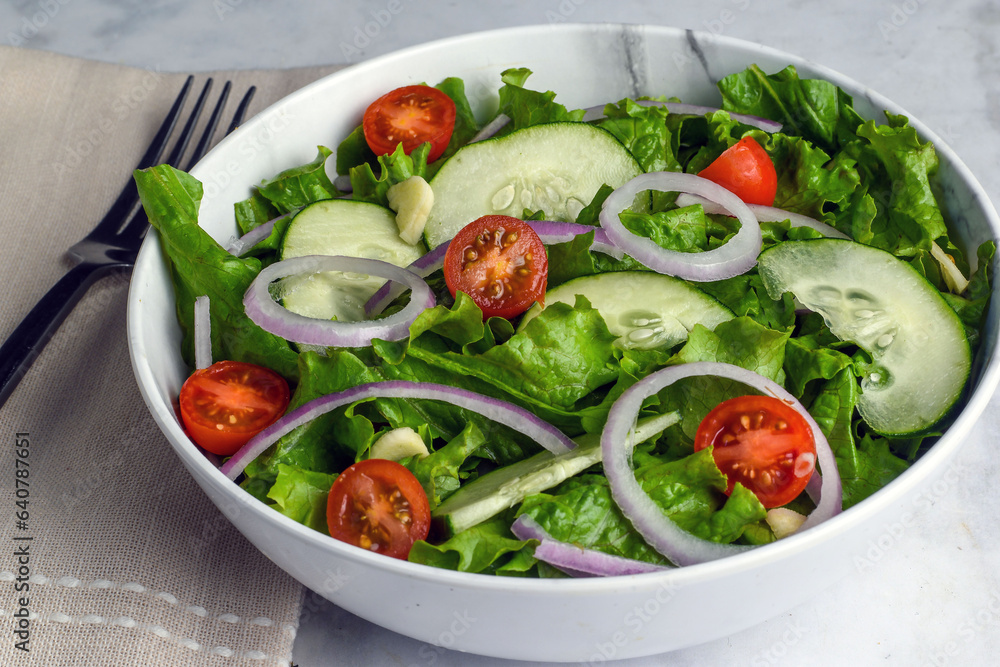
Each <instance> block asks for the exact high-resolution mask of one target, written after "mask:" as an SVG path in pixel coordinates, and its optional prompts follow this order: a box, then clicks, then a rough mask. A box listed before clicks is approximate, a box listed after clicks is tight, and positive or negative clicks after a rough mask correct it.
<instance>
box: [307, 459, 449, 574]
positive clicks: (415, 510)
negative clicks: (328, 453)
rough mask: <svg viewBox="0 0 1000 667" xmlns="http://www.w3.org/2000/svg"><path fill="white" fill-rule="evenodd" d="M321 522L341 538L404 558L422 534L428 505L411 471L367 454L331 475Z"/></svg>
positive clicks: (428, 520)
mask: <svg viewBox="0 0 1000 667" xmlns="http://www.w3.org/2000/svg"><path fill="white" fill-rule="evenodd" d="M326 524H327V527H328V528H329V529H330V535H331V536H333V537H334V538H336V539H338V540H340V541H342V542H347V543H348V544H353V545H355V546H358V547H361V548H362V549H368V550H369V551H374V552H376V553H380V554H385V555H386V556H392V557H393V558H402V559H404V560H405V559H406V557H407V556H408V555H409V553H410V547H412V546H413V543H414V542H416V541H417V540H422V539H425V538H426V537H427V533H428V531H430V526H431V510H430V504H429V503H428V502H427V494H426V493H425V492H424V488H423V487H422V486H420V482H419V481H417V478H416V477H414V476H413V473H411V472H410V471H409V470H407V469H406V468H405V467H403V466H402V465H400V464H399V463H396V462H395V461H389V460H387V459H367V460H364V461H358V462H357V463H355V464H354V465H352V466H350V467H349V468H347V470H345V471H344V472H342V473H340V475H338V476H337V479H335V480H333V486H332V487H330V496H329V498H327V502H326Z"/></svg>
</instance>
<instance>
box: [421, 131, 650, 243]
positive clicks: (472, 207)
mask: <svg viewBox="0 0 1000 667" xmlns="http://www.w3.org/2000/svg"><path fill="white" fill-rule="evenodd" d="M641 173H642V168H641V167H640V166H639V163H638V162H636V160H635V158H634V157H632V154H631V153H629V152H628V150H627V149H626V148H625V147H624V146H622V145H621V143H619V141H618V140H617V139H615V138H614V137H613V136H612V135H611V134H610V133H608V132H606V131H604V130H602V129H600V128H596V127H593V126H591V125H587V124H586V123H548V124H545V125H536V126H534V127H528V128H525V129H523V130H518V131H516V132H512V133H510V134H508V135H506V136H504V137H499V138H496V139H488V140H486V141H479V142H476V143H474V144H469V145H468V146H465V147H464V148H462V149H461V150H459V151H458V152H457V153H455V154H454V155H453V156H452V157H451V159H449V160H448V161H447V162H445V164H444V166H442V167H441V170H440V171H438V173H437V174H436V175H435V176H434V178H433V179H432V180H431V188H432V189H433V190H434V207H433V208H432V209H431V214H430V217H429V218H428V220H427V226H426V227H425V228H424V239H425V241H426V242H427V247H428V248H435V247H437V246H438V245H440V244H441V243H444V242H445V241H449V240H451V238H452V237H454V236H455V233H456V232H458V230H460V229H462V227H464V226H465V225H467V224H469V223H470V222H472V221H473V220H475V219H477V218H479V217H482V216H484V215H492V214H502V215H510V216H513V217H515V218H520V217H521V214H522V212H523V211H524V209H526V208H527V209H530V210H532V211H537V210H541V211H544V212H545V216H546V218H547V219H549V220H562V221H567V222H572V221H574V220H576V217H577V215H579V213H580V211H581V210H583V208H584V207H585V206H587V205H588V204H589V203H590V202H591V200H592V199H593V198H594V195H595V194H597V191H598V190H599V189H600V187H601V186H602V185H605V184H607V185H610V186H611V187H615V188H616V187H618V186H620V185H622V184H624V183H625V182H626V181H628V180H630V179H632V178H634V177H635V176H638V175H639V174H641Z"/></svg>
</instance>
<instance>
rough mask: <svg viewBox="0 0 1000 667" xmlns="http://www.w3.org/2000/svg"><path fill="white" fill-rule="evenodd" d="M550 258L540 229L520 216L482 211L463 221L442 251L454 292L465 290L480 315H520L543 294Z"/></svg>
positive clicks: (445, 274)
mask: <svg viewBox="0 0 1000 667" xmlns="http://www.w3.org/2000/svg"><path fill="white" fill-rule="evenodd" d="M548 275H549V259H548V256H547V255H546V254H545V246H544V245H543V244H542V240H541V239H540V238H538V234H536V233H535V230H534V229H532V228H531V227H530V226H529V225H528V224H527V223H526V222H524V221H523V220H518V219H517V218H512V217H510V216H506V215H484V216H483V217H481V218H479V219H478V220H474V221H473V222H470V223H469V224H468V225H466V226H465V227H463V228H462V229H461V230H460V231H459V232H458V234H456V235H455V238H453V239H452V240H451V243H450V244H449V245H448V250H447V251H446V252H445V255H444V280H445V283H447V285H448V290H449V291H451V294H452V296H455V294H457V293H458V292H460V291H461V292H465V293H466V294H468V295H469V297H471V298H472V300H473V301H474V302H475V303H476V305H477V306H479V307H480V308H481V309H482V311H483V317H484V318H486V317H506V318H511V317H515V316H516V315H520V314H521V313H523V312H524V311H526V310H527V309H528V307H530V306H531V304H533V303H535V302H536V301H539V302H540V301H541V300H542V298H543V297H544V296H545V285H546V282H547V279H548Z"/></svg>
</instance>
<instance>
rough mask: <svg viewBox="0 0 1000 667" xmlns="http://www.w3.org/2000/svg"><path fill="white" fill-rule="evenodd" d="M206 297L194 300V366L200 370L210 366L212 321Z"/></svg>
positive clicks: (209, 305)
mask: <svg viewBox="0 0 1000 667" xmlns="http://www.w3.org/2000/svg"><path fill="white" fill-rule="evenodd" d="M210 314H211V304H210V302H209V299H208V296H207V295H204V296H199V297H197V298H195V300H194V365H195V368H197V369H198V370H201V369H202V368H208V367H209V366H211V365H212V320H211V317H210Z"/></svg>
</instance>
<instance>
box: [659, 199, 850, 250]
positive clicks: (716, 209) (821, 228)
mask: <svg viewBox="0 0 1000 667" xmlns="http://www.w3.org/2000/svg"><path fill="white" fill-rule="evenodd" d="M693 204H701V205H702V206H703V207H704V208H705V213H712V214H715V215H732V214H731V213H730V212H729V211H727V210H726V209H725V208H724V207H722V206H719V205H718V204H716V203H715V202H711V201H709V200H707V199H705V198H704V197H698V196H697V195H691V194H681V195H678V197H677V205H678V206H691V205H693ZM747 208H749V209H750V212H751V213H753V214H754V217H756V218H757V222H784V221H785V220H788V221H789V222H790V223H791V225H792V227H809V228H810V229H815V230H816V231H817V232H819V233H820V234H822V235H823V236H826V237H828V238H833V239H848V240H850V238H851V237H850V236H848V235H847V234H845V233H844V232H842V231H840V230H839V229H837V228H836V227H832V226H830V225H828V224H826V223H825V222H820V221H819V220H817V219H815V218H810V217H809V216H807V215H802V214H801V213H795V212H794V211H786V210H785V209H782V208H774V207H773V206H762V205H760V204H747Z"/></svg>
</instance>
